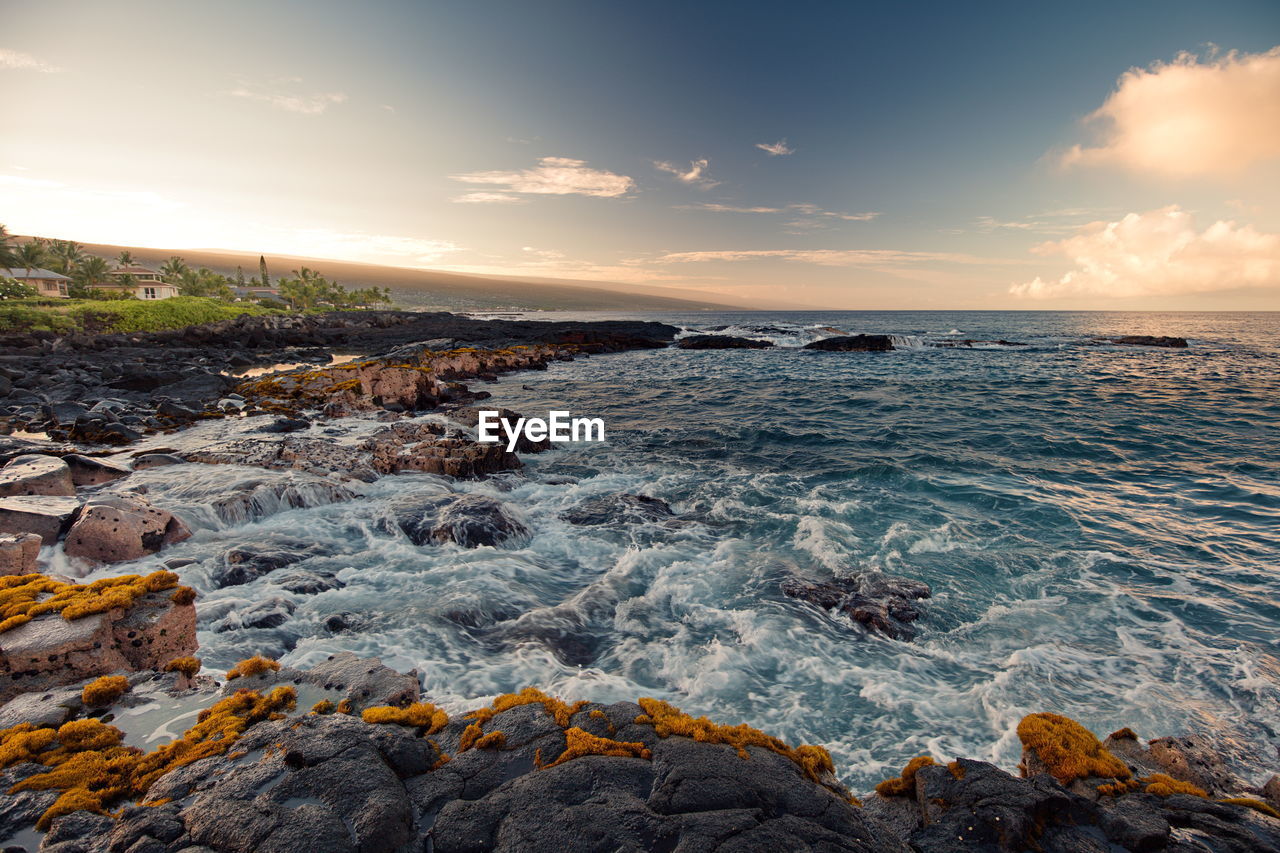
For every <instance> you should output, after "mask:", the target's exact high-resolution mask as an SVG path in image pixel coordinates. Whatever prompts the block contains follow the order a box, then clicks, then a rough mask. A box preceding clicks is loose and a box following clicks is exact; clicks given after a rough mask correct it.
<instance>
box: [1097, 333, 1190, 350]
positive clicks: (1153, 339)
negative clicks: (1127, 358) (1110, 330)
mask: <svg viewBox="0 0 1280 853" xmlns="http://www.w3.org/2000/svg"><path fill="white" fill-rule="evenodd" d="M1108 340H1109V341H1110V342H1111V343H1113V344H1118V345H1120V346H1126V347H1164V348H1166V349H1186V348H1187V339H1186V338H1174V337H1169V336H1161V335H1124V336H1123V337H1119V338H1108Z"/></svg>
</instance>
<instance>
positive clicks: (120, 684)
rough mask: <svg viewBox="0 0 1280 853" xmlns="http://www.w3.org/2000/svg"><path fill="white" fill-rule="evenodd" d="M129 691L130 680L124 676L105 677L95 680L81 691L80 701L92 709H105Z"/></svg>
mask: <svg viewBox="0 0 1280 853" xmlns="http://www.w3.org/2000/svg"><path fill="white" fill-rule="evenodd" d="M128 689H129V679H127V678H125V677H124V676H123V675H104V676H102V677H101V678H95V679H94V680H93V681H90V682H89V683H88V684H86V685H85V686H84V689H83V690H81V691H80V701H81V702H84V704H86V705H88V706H89V707H90V708H103V707H105V706H107V705H110V704H111V703H112V702H114V701H116V700H117V699H119V698H120V697H121V696H123V695H124V694H125V691H127V690H128Z"/></svg>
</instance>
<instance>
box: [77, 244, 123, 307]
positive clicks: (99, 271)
mask: <svg viewBox="0 0 1280 853" xmlns="http://www.w3.org/2000/svg"><path fill="white" fill-rule="evenodd" d="M113 278H114V276H113V274H112V272H111V265H110V264H108V263H107V262H106V261H105V260H103V259H102V258H99V257H97V256H96V255H90V256H89V257H87V258H84V259H83V260H82V261H81V262H80V264H79V265H78V266H77V267H76V268H75V271H74V272H73V273H72V274H71V290H70V295H71V296H75V297H77V298H80V299H85V298H90V297H91V296H92V291H93V289H94V288H95V287H101V286H102V285H104V284H111V282H112V279H113Z"/></svg>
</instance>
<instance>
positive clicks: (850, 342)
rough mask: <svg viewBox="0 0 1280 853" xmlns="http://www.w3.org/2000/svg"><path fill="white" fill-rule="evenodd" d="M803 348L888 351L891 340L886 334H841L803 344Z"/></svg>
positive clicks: (832, 350)
mask: <svg viewBox="0 0 1280 853" xmlns="http://www.w3.org/2000/svg"><path fill="white" fill-rule="evenodd" d="M804 348H805V349H815V350H822V351H823V352H888V351H889V350H891V349H893V340H892V339H891V338H890V337H889V336H888V335H841V336H838V337H834V338H823V339H821V340H818V341H814V342H812V343H808V344H805V345H804Z"/></svg>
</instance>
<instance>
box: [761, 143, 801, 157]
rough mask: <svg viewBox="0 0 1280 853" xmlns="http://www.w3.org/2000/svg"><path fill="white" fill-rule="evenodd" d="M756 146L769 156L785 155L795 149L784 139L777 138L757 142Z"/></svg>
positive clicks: (794, 151)
mask: <svg viewBox="0 0 1280 853" xmlns="http://www.w3.org/2000/svg"><path fill="white" fill-rule="evenodd" d="M756 147H757V148H759V149H760V150H761V151H763V152H765V153H766V154H768V155H769V156H770V157H785V156H787V155H788V154H794V153H796V150H795V149H794V148H792V147H791V146H790V145H788V144H787V140H785V139H779V140H778V141H777V142H757V143H756Z"/></svg>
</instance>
